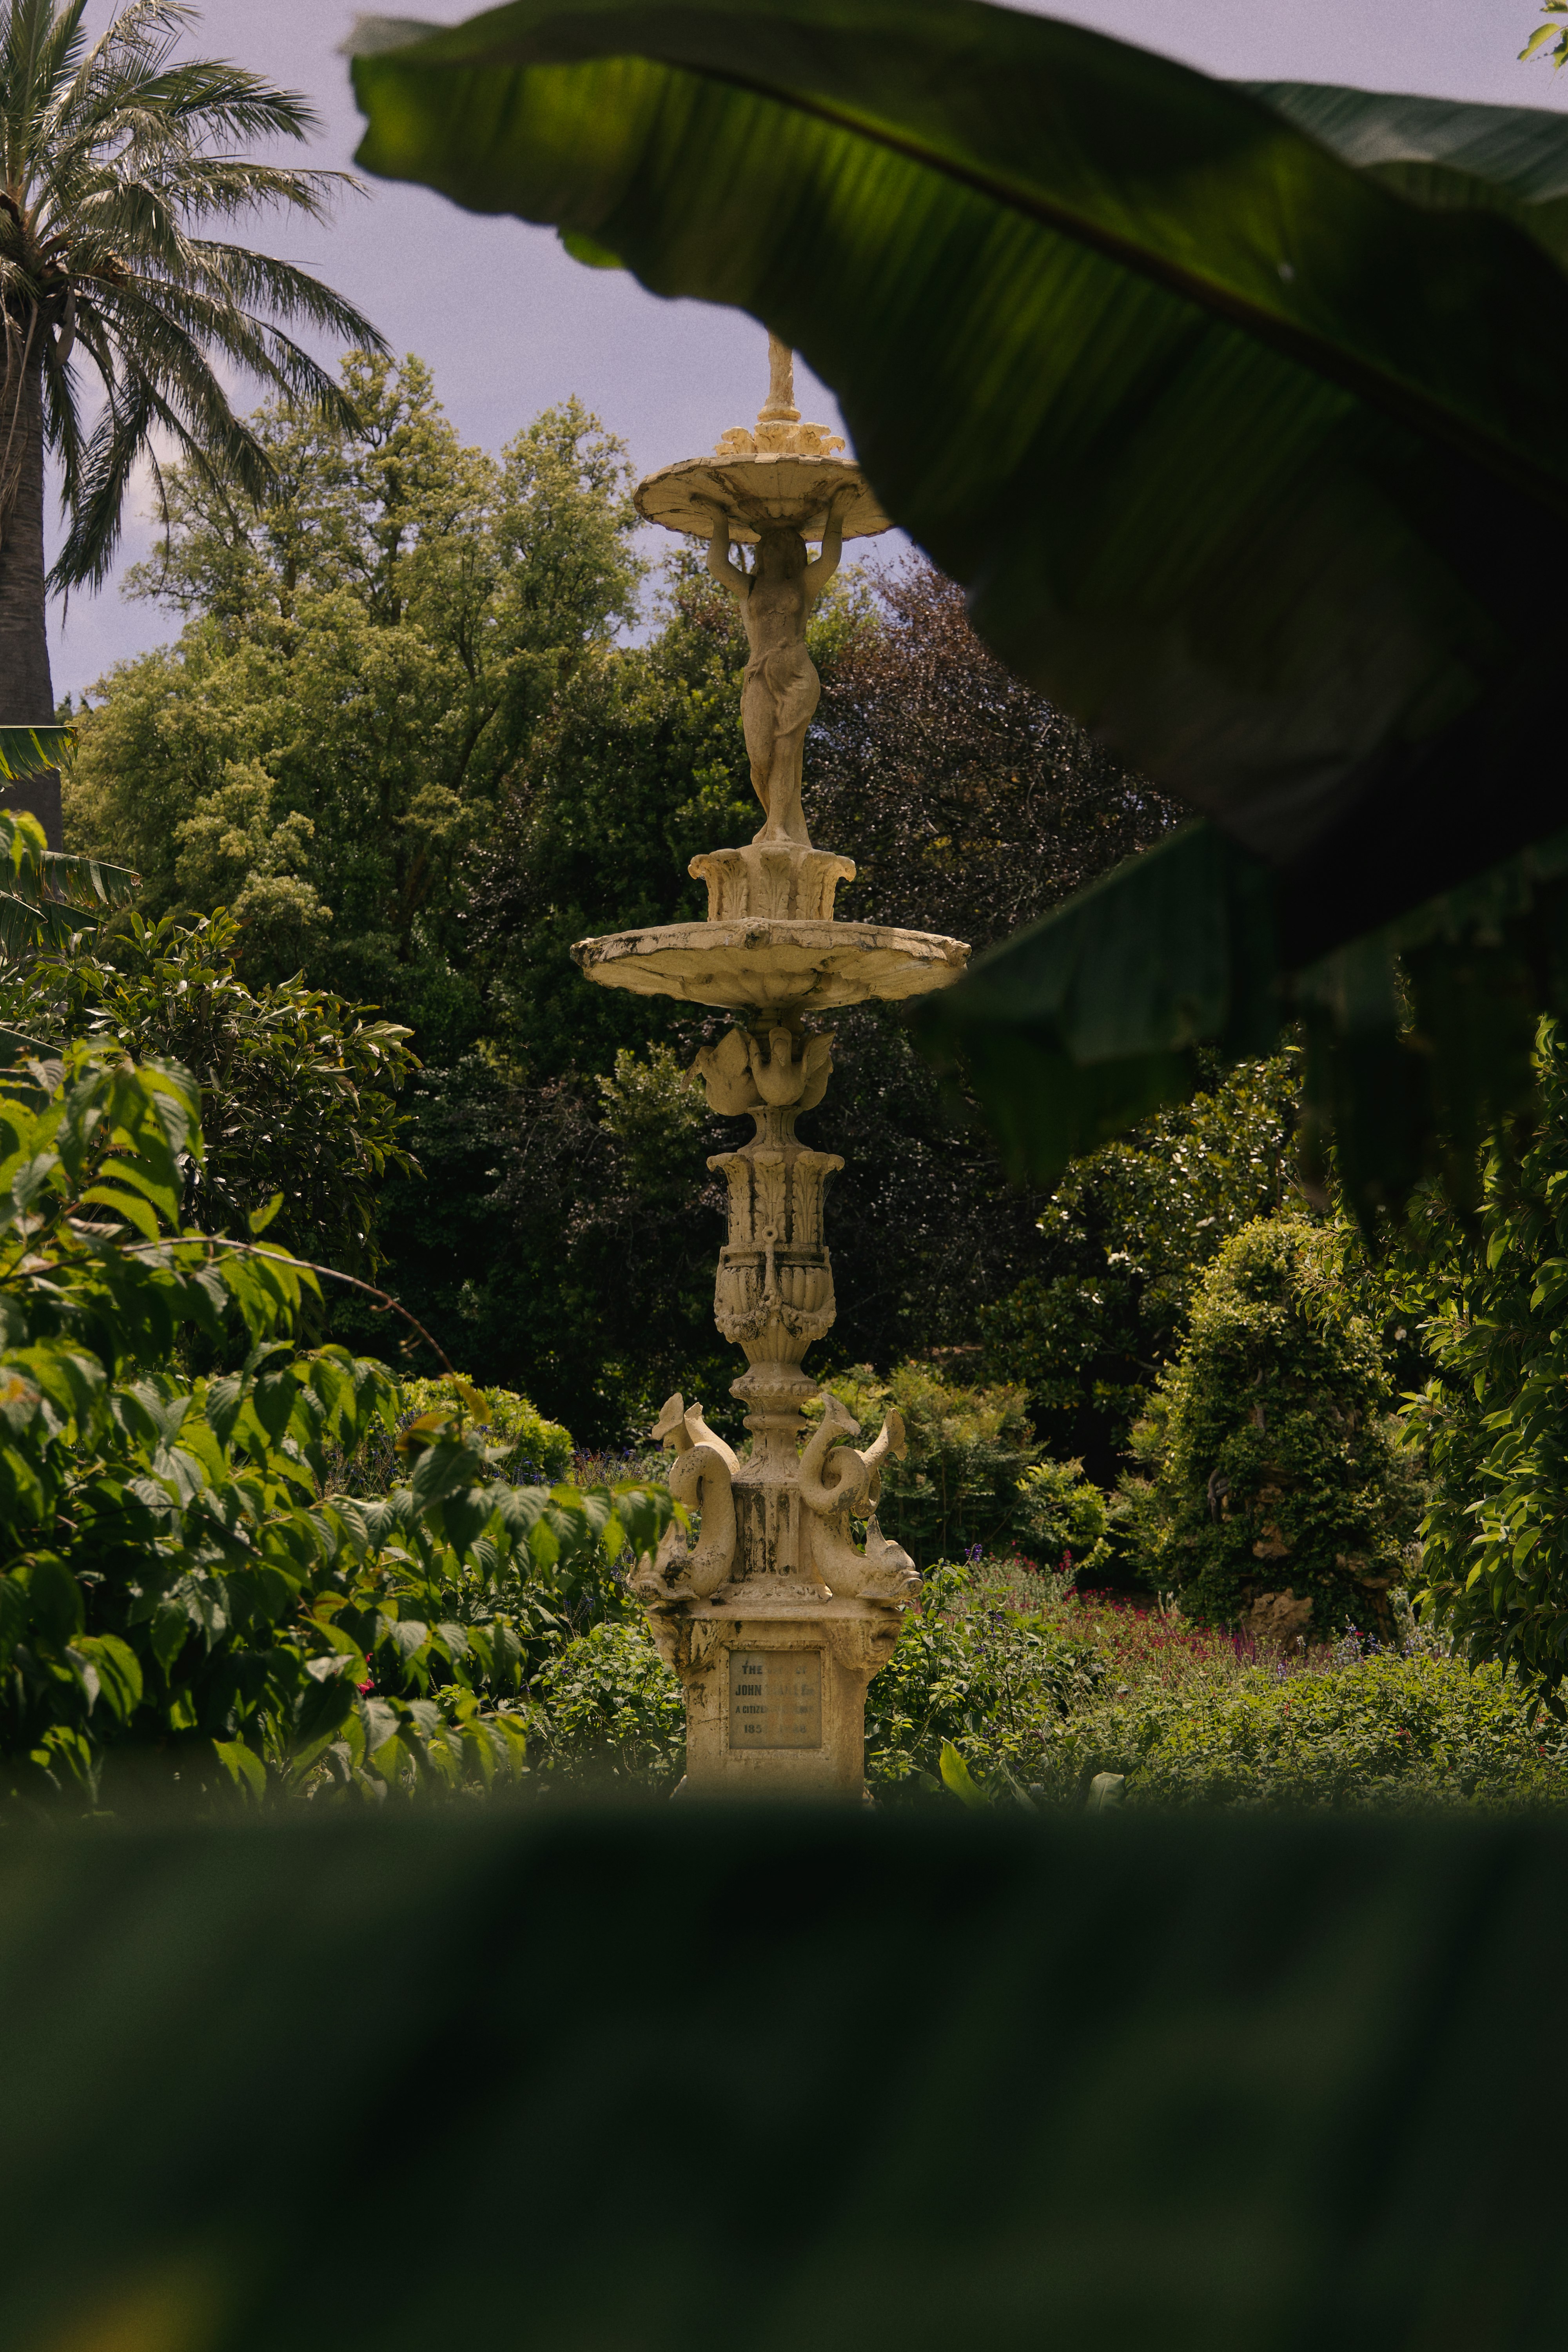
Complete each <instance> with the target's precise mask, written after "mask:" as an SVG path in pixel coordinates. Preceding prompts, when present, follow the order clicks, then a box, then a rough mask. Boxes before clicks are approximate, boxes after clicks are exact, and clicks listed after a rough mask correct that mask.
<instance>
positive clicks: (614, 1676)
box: [528, 1615, 686, 1794]
mask: <svg viewBox="0 0 1568 2352" xmlns="http://www.w3.org/2000/svg"><path fill="white" fill-rule="evenodd" d="M530 1698H531V1712H530V1716H529V1720H528V1728H529V1738H530V1759H531V1769H533V1770H534V1771H535V1772H536V1773H537V1774H539V1775H540V1776H541V1778H542V1780H544V1781H545V1782H546V1784H547V1785H570V1784H572V1783H574V1782H582V1783H586V1784H588V1785H590V1786H595V1787H604V1786H605V1783H606V1782H609V1783H616V1782H619V1783H620V1784H621V1785H622V1786H623V1788H625V1787H631V1788H634V1789H645V1790H651V1791H658V1792H663V1793H666V1794H668V1792H669V1791H670V1790H672V1789H673V1788H674V1786H675V1784H676V1782H677V1781H678V1780H679V1779H680V1777H681V1775H682V1773H683V1772H684V1770H685V1769H686V1702H685V1698H684V1696H683V1695H682V1692H681V1688H680V1685H679V1683H678V1682H677V1681H676V1678H675V1676H674V1675H672V1674H671V1673H670V1672H669V1669H668V1667H667V1666H666V1665H665V1664H664V1662H663V1661H662V1659H661V1658H660V1657H659V1654H658V1651H657V1650H656V1649H655V1648H654V1645H653V1643H652V1641H651V1639H650V1638H649V1635H648V1632H647V1625H646V1623H645V1622H644V1621H643V1619H642V1618H641V1616H640V1615H637V1616H634V1617H630V1618H626V1619H623V1620H619V1621H616V1620H611V1621H607V1622H605V1623H602V1624H598V1625H595V1626H593V1627H591V1628H590V1630H589V1631H588V1632H587V1633H584V1634H581V1635H579V1636H578V1638H577V1639H576V1640H574V1641H571V1642H567V1643H564V1644H563V1646H562V1647H561V1648H559V1649H557V1650H556V1651H555V1652H554V1653H553V1654H552V1656H551V1657H550V1659H549V1661H548V1663H547V1664H545V1666H544V1668H543V1670H542V1673H541V1674H540V1675H538V1677H537V1678H536V1680H535V1681H534V1682H533V1684H532V1685H531V1688H530Z"/></svg>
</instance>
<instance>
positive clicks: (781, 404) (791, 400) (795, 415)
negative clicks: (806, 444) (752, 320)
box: [757, 329, 844, 448]
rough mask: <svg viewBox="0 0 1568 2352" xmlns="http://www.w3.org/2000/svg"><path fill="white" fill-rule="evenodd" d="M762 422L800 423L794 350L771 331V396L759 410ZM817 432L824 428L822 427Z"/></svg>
mask: <svg viewBox="0 0 1568 2352" xmlns="http://www.w3.org/2000/svg"><path fill="white" fill-rule="evenodd" d="M757 423H758V424H759V425H798V424H799V423H800V411H799V409H798V408H797V407H796V406H795V353H794V352H792V351H791V349H790V347H789V345H788V344H787V343H784V342H781V341H779V339H778V337H777V335H775V334H774V333H773V331H772V330H771V329H770V330H769V333H768V396H767V398H766V400H764V401H763V404H762V406H761V408H759V409H758V411H757ZM817 429H818V431H820V430H821V427H820V426H819V427H818V428H817ZM838 446H839V447H840V448H842V447H843V446H844V444H843V443H842V442H840V443H839V444H838Z"/></svg>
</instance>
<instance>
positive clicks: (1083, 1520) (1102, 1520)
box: [1012, 1462, 1110, 1579]
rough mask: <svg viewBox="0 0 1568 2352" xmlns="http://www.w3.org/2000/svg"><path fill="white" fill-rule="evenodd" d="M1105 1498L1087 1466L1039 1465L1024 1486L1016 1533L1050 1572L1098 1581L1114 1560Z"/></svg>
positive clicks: (1027, 1474) (1025, 1478) (1021, 1484)
mask: <svg viewBox="0 0 1568 2352" xmlns="http://www.w3.org/2000/svg"><path fill="white" fill-rule="evenodd" d="M1109 1517H1110V1515H1109V1513H1108V1511H1107V1509H1106V1503H1105V1496H1103V1495H1102V1494H1101V1493H1100V1488H1099V1487H1098V1486H1095V1485H1093V1484H1092V1482H1091V1481H1090V1480H1089V1479H1088V1478H1086V1477H1085V1476H1084V1475H1083V1465H1082V1463H1081V1462H1036V1463H1034V1464H1033V1465H1031V1466H1030V1468H1028V1469H1027V1470H1026V1471H1025V1473H1024V1475H1023V1477H1022V1479H1021V1480H1020V1481H1019V1485H1018V1502H1017V1508H1016V1513H1015V1515H1014V1520H1013V1528H1012V1533H1013V1535H1014V1536H1015V1537H1016V1541H1017V1543H1018V1546H1019V1548H1020V1549H1021V1550H1022V1551H1023V1552H1025V1553H1026V1555H1028V1556H1029V1557H1031V1558H1033V1559H1037V1560H1038V1561H1040V1562H1041V1564H1042V1565H1043V1566H1045V1567H1047V1568H1052V1569H1056V1570H1060V1571H1061V1572H1063V1573H1067V1572H1068V1571H1070V1572H1071V1573H1072V1574H1074V1575H1076V1576H1077V1577H1079V1579H1082V1578H1085V1577H1089V1576H1095V1575H1097V1574H1099V1572H1100V1570H1102V1569H1103V1568H1104V1567H1105V1565H1106V1562H1107V1561H1108V1559H1110V1543H1109V1542H1108V1541H1107V1538H1106V1529H1107V1527H1108V1525H1109Z"/></svg>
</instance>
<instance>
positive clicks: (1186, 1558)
mask: <svg viewBox="0 0 1568 2352" xmlns="http://www.w3.org/2000/svg"><path fill="white" fill-rule="evenodd" d="M1393 1402H1394V1400H1393V1397H1392V1395H1391V1393H1390V1389H1389V1383H1388V1377H1387V1372H1386V1370H1385V1367H1384V1360H1383V1355H1382V1351H1381V1349H1380V1347H1379V1344H1378V1338H1377V1334H1376V1332H1375V1330H1374V1329H1373V1326H1372V1325H1371V1323H1370V1322H1369V1321H1368V1320H1367V1318H1365V1317H1364V1316H1363V1315H1362V1314H1361V1313H1360V1312H1358V1311H1357V1309H1356V1307H1354V1305H1353V1303H1352V1297H1351V1295H1350V1293H1349V1292H1348V1290H1347V1287H1346V1285H1345V1283H1344V1281H1343V1279H1342V1270H1341V1247H1340V1241H1339V1237H1338V1236H1337V1235H1336V1234H1334V1233H1333V1232H1332V1231H1331V1229H1328V1228H1323V1227H1318V1226H1314V1225H1312V1224H1310V1223H1307V1222H1306V1221H1305V1220H1304V1219H1301V1218H1296V1217H1279V1218H1275V1219H1272V1220H1269V1221H1263V1220H1259V1221H1258V1223H1254V1224H1250V1225H1247V1226H1246V1227H1244V1229H1243V1230H1242V1231H1241V1232H1240V1233H1239V1234H1235V1235H1234V1236H1233V1237H1232V1238H1231V1240H1229V1241H1228V1242H1227V1243H1226V1244H1225V1246H1224V1248H1223V1249H1222V1250H1221V1252H1220V1254H1219V1256H1218V1257H1217V1258H1216V1260H1215V1264H1214V1265H1213V1266H1212V1268H1211V1269H1210V1271H1209V1273H1208V1275H1207V1276H1206V1277H1205V1282H1204V1286H1203V1289H1202V1292H1201V1294H1200V1296H1199V1297H1198V1300H1197V1303H1196V1305H1195V1307H1194V1310H1193V1317H1192V1328H1191V1332H1190V1335H1189V1337H1188V1339H1187V1342H1186V1345H1185V1346H1184V1349H1183V1351H1182V1354H1181V1357H1180V1359H1179V1360H1178V1362H1177V1363H1176V1364H1175V1366H1174V1367H1173V1368H1172V1369H1171V1370H1167V1371H1166V1372H1164V1373H1163V1375H1162V1376H1161V1379H1160V1381H1159V1384H1158V1386H1157V1388H1156V1390H1155V1393H1154V1399H1153V1402H1152V1409H1151V1412H1150V1414H1149V1416H1148V1418H1147V1420H1146V1421H1145V1422H1143V1423H1141V1424H1140V1427H1139V1431H1138V1435H1137V1444H1138V1448H1139V1455H1140V1461H1141V1465H1142V1472H1143V1474H1144V1481H1145V1482H1146V1483H1142V1484H1141V1483H1140V1482H1137V1481H1134V1482H1131V1485H1130V1487H1129V1489H1128V1491H1127V1494H1126V1496H1125V1497H1124V1507H1125V1508H1126V1509H1127V1512H1128V1519H1127V1522H1126V1523H1127V1524H1128V1525H1129V1527H1130V1530H1131V1539H1132V1540H1133V1541H1134V1542H1137V1543H1141V1544H1142V1545H1143V1546H1145V1547H1146V1551H1145V1560H1144V1567H1145V1573H1146V1575H1147V1577H1148V1579H1149V1580H1150V1581H1151V1582H1152V1583H1153V1584H1155V1585H1156V1586H1157V1587H1158V1588H1159V1589H1160V1590H1162V1591H1163V1590H1165V1589H1167V1588H1169V1589H1173V1590H1174V1591H1179V1592H1180V1593H1181V1595H1182V1597H1183V1602H1184V1606H1185V1607H1186V1608H1187V1609H1188V1610H1189V1611H1190V1612H1192V1613H1193V1614H1194V1615H1197V1616H1199V1617H1202V1618H1204V1619H1205V1620H1206V1621H1208V1622H1213V1623H1215V1624H1220V1625H1234V1624H1237V1623H1238V1622H1242V1621H1243V1620H1244V1619H1248V1618H1249V1617H1250V1621H1251V1622H1253V1623H1254V1624H1256V1625H1257V1626H1258V1628H1259V1630H1262V1629H1263V1627H1264V1626H1265V1625H1267V1626H1268V1630H1270V1631H1272V1632H1276V1633H1300V1634H1303V1635H1306V1634H1309V1633H1310V1634H1311V1635H1313V1636H1315V1637H1316V1638H1318V1639H1320V1640H1321V1639H1322V1638H1323V1637H1325V1636H1326V1635H1328V1634H1329V1633H1335V1632H1339V1631H1341V1630H1342V1628H1344V1627H1345V1626H1346V1625H1351V1624H1366V1623H1367V1622H1374V1623H1377V1624H1380V1625H1383V1626H1384V1628H1385V1630H1386V1629H1387V1628H1388V1627H1389V1626H1390V1625H1391V1623H1392V1620H1391V1618H1390V1616H1389V1603H1388V1600H1387V1595H1388V1592H1389V1591H1390V1589H1391V1588H1392V1587H1393V1586H1394V1585H1395V1584H1396V1583H1398V1582H1399V1580H1401V1578H1402V1576H1403V1575H1404V1572H1405V1544H1406V1543H1407V1542H1408V1540H1409V1539H1410V1538H1411V1537H1412V1535H1413V1534H1414V1530H1415V1519H1416V1516H1417V1512H1418V1508H1419V1496H1418V1494H1417V1492H1416V1489H1415V1483H1414V1479H1413V1476H1412V1473H1411V1465H1410V1463H1409V1458H1408V1456H1407V1455H1406V1454H1405V1453H1404V1451H1403V1450H1402V1449H1401V1448H1400V1447H1399V1445H1398V1444H1397V1443H1396V1442H1395V1437H1394V1431H1393V1427H1392V1424H1391V1422H1390V1419H1389V1413H1390V1408H1391V1406H1392V1404H1393Z"/></svg>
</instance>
